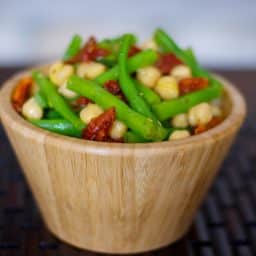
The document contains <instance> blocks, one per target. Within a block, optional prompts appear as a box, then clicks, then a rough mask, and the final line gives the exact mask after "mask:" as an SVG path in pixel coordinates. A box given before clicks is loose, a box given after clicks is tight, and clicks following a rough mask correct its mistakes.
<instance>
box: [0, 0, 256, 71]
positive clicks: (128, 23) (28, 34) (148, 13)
mask: <svg viewBox="0 0 256 256" xmlns="http://www.w3.org/2000/svg"><path fill="white" fill-rule="evenodd" d="M158 26H162V27H164V28H165V29H166V30H167V31H168V32H170V33H171V35H172V36H173V37H174V38H175V39H176V40H177V41H178V42H179V43H180V44H181V45H183V46H190V45H191V46H193V47H194V49H195V50H196V52H197V55H198V56H199V58H200V60H201V62H202V63H203V64H205V65H208V66H212V67H224V68H225V67H232V68H241V67H244V68H247V67H256V1H255V0H226V1H225V0H223V1H221V0H212V1H210V0H194V1H189V0H173V1H168V0H162V1H160V0H155V1H152V0H126V1H117V0H112V1H111V0H108V1H98V0H90V1H86V0H73V1H65V0H56V1H49V0H48V1H47V0H36V1H35V0H34V1H33V0H0V65H20V64H24V63H25V64H26V63H35V62H42V61H48V60H52V59H54V58H57V57H58V56H60V55H61V54H62V52H63V50H64V48H65V46H66V45H67V43H68V42H69V39H70V37H71V35H72V34H73V33H81V34H82V35H83V36H84V37H87V36H89V35H91V34H95V35H97V36H98V37H104V36H110V35H116V34H120V33H123V32H134V33H137V34H138V35H140V36H141V38H142V39H145V38H148V37H150V35H151V32H152V31H153V30H154V28H155V27H158Z"/></svg>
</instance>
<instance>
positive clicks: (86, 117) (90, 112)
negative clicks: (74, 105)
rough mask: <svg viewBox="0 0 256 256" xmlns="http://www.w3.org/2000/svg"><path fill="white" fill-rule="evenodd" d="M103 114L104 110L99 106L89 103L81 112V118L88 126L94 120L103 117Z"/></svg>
mask: <svg viewBox="0 0 256 256" xmlns="http://www.w3.org/2000/svg"><path fill="white" fill-rule="evenodd" d="M103 112H104V111H103V109H102V108H101V107H100V106H99V105H97V104H94V103H89V104H88V105H87V106H86V107H85V108H83V109H82V110H81V112H80V118H81V120H82V121H83V122H84V123H85V124H88V123H90V121H91V120H92V119H93V118H95V117H97V116H99V115H101V114H102V113H103Z"/></svg>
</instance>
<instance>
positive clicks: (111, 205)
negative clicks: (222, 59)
mask: <svg viewBox="0 0 256 256" xmlns="http://www.w3.org/2000/svg"><path fill="white" fill-rule="evenodd" d="M24 74H28V73H24V72H23V73H21V74H18V75H16V76H15V77H13V78H11V79H10V80H9V81H7V82H6V84H5V85H4V86H3V89H2V90H1V93H0V116H1V119H2V122H3V125H4V128H5V130H6V132H7V135H8V137H9V139H10V141H11V144H12V146H13V148H14V150H15V152H16V155H17V157H18V159H19V162H20V164H21V166H22V168H23V171H24V174H25V176H26V178H27V180H28V183H29V185H30V187H31V189H32V191H33V194H34V196H35V198H36V201H37V203H38V206H39V208H40V210H41V212H42V215H43V217H44V220H45V222H46V224H47V226H48V228H49V229H50V230H51V232H52V233H54V234H55V235H56V236H57V237H59V238H60V239H61V240H64V241H66V242H68V243H70V244H73V245H75V246H77V247H80V248H85V249H89V250H94V251H100V252H109V253H134V252H143V251H148V250H152V249H156V248H159V247H163V246H165V245H168V244H170V243H172V242H174V241H176V240H177V239H179V238H180V237H182V236H183V235H184V233H185V232H186V231H187V229H188V228H189V226H190V224H191V222H192V220H193V217H194V214H195V212H196V210H197V208H198V207H199V206H200V203H201V201H202V199H203V198H204V196H205V194H206V191H207V190H208V188H209V186H210V185H211V183H212V180H213V178H214V177H215V175H216V173H217V170H218V169H219V166H220V164H221V163H222V161H223V159H224V157H225V155H226V153H227V152H228V149H229V147H230V145H231V143H232V142H233V140H234V137H235V135H236V133H237V131H238V130H239V128H240V126H241V123H242V122H243V119H244V117H245V113H246V106H245V102H244V100H243V98H242V96H241V95H240V93H239V92H238V91H237V90H236V89H235V88H234V87H233V86H232V85H231V84H230V83H229V82H227V81H225V80H223V83H224V84H225V89H226V96H225V105H226V106H225V108H226V109H227V110H228V111H229V115H228V117H227V119H226V120H225V121H224V122H223V123H222V124H221V125H219V126H218V127H216V128H214V129H212V130H210V131H208V132H206V133H203V134H200V135H197V136H193V137H191V138H188V139H184V140H180V141H173V142H159V143H148V144H119V143H115V144H111V143H101V142H92V141H84V140H79V139H75V138H70V137H64V136H61V135H57V134H53V133H50V132H47V131H45V130H41V129H39V128H37V127H34V126H32V125H31V124H29V123H28V122H27V121H25V120H23V119H22V118H21V117H20V116H18V114H17V113H16V112H15V111H14V110H13V109H12V106H11V104H10V94H11V92H12V90H13V87H14V85H15V83H16V82H17V80H18V79H19V78H20V77H21V76H22V75H24Z"/></svg>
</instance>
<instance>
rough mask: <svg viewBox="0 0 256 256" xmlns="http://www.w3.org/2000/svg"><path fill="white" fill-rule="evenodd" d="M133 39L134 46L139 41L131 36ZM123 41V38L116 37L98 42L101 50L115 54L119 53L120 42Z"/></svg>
mask: <svg viewBox="0 0 256 256" xmlns="http://www.w3.org/2000/svg"><path fill="white" fill-rule="evenodd" d="M130 35H131V37H132V39H131V40H132V42H131V43H132V44H135V43H136V42H137V41H138V39H137V37H136V36H135V35H133V34H130ZM121 40H122V36H119V37H116V38H105V39H103V40H101V41H100V42H98V46H99V47H100V48H104V49H108V50H110V51H111V52H113V53H117V52H118V51H119V46H120V42H121Z"/></svg>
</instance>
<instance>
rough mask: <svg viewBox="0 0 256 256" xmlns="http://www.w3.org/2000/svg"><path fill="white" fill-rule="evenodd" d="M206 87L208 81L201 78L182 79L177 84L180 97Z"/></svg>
mask: <svg viewBox="0 0 256 256" xmlns="http://www.w3.org/2000/svg"><path fill="white" fill-rule="evenodd" d="M207 86H208V79H206V78H203V77H192V78H184V79H182V80H180V82H179V92H180V95H184V94H186V93H189V92H193V91H197V90H201V89H204V88H206V87H207Z"/></svg>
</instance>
